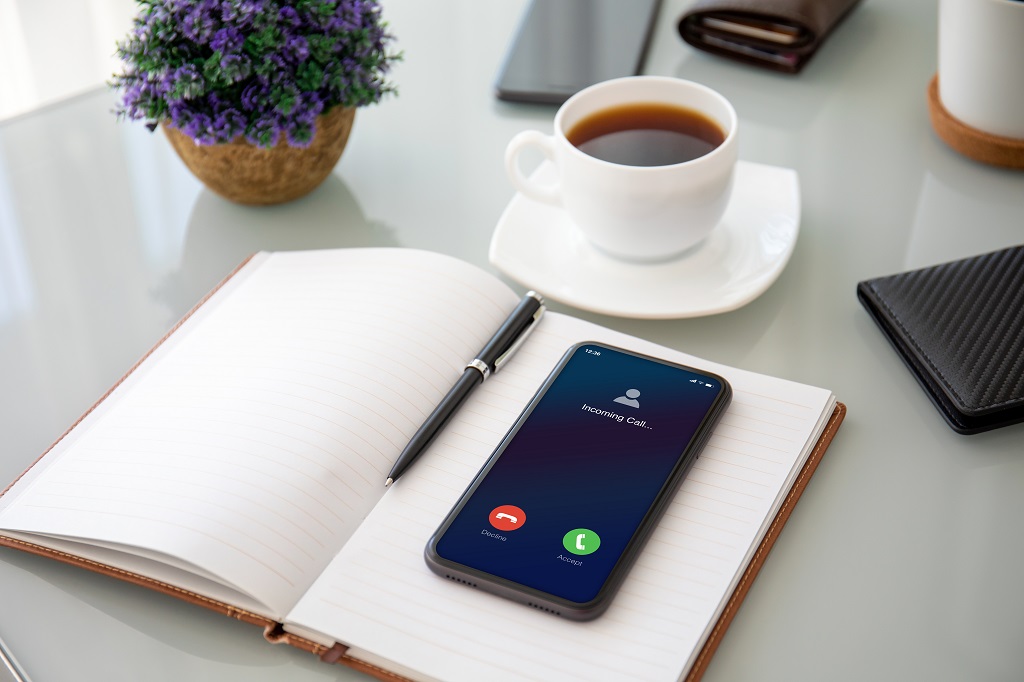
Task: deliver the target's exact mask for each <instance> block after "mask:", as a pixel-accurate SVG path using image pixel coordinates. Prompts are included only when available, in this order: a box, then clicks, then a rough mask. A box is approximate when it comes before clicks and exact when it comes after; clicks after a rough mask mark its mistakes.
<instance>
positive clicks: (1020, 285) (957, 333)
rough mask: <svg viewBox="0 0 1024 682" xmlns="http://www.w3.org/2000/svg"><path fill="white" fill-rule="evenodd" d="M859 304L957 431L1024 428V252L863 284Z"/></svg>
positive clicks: (1018, 248) (1001, 253) (998, 253)
mask: <svg viewBox="0 0 1024 682" xmlns="http://www.w3.org/2000/svg"><path fill="white" fill-rule="evenodd" d="M857 297H858V298H859V299H860V302H861V303H862V304H863V305H864V307H865V308H866V309H867V311H868V312H869V313H871V316H872V317H873V318H874V319H875V322H877V323H878V326H879V327H880V328H881V329H882V331H883V332H884V333H885V335H886V337H887V338H888V339H889V341H890V342H891V343H892V345H893V347H894V348H895V349H896V351H897V352H898V353H899V354H900V357H902V358H903V361H904V362H905V363H906V364H907V367H909V368H910V371H911V372H913V373H914V376H915V377H917V380H918V382H920V384H921V386H923V387H924V389H925V391H927V392H928V395H929V397H930V398H931V399H932V402H933V403H935V406H936V407H938V408H939V411H940V412H941V413H942V416H943V417H945V418H946V421H947V422H949V425H950V426H951V427H953V430H954V431H957V432H958V433H980V432H982V431H988V430H990V429H995V428H999V427H1001V426H1008V425H1009V424H1015V423H1017V422H1022V421H1024V246H1016V247H1013V248H1009V249H1003V250H1002V251H994V252H992V253H987V254H983V255H980V256H975V257H973V258H966V259H964V260H958V261H953V262H951V263H944V264H942V265H935V266H932V267H928V268H923V269H921V270H912V271H910V272H904V273H901V274H898V275H891V276H888V277H879V278H877V279H870V280H867V281H864V282H860V283H859V284H858V285H857Z"/></svg>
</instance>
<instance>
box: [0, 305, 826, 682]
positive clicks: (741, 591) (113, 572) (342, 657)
mask: <svg viewBox="0 0 1024 682" xmlns="http://www.w3.org/2000/svg"><path fill="white" fill-rule="evenodd" d="M190 314H191V313H190ZM845 417H846V405H844V404H843V403H838V402H837V403H836V407H835V410H834V411H833V413H832V416H831V417H830V418H829V421H828V424H827V425H826V426H825V430H824V431H823V432H822V434H821V436H820V437H819V438H818V441H817V443H815V446H814V449H813V450H812V451H811V454H810V455H809V456H808V458H807V461H806V462H805V463H804V466H803V468H802V469H801V470H800V475H799V476H798V477H797V479H796V482H795V483H793V487H792V488H790V490H789V492H788V493H787V494H786V499H785V500H784V501H783V503H782V507H781V508H780V509H779V512H778V513H777V514H776V515H775V518H774V519H773V520H772V524H771V526H769V528H768V532H767V533H766V534H765V537H764V539H763V540H761V544H760V545H759V546H758V548H757V551H756V552H755V554H754V558H753V559H752V560H751V562H750V563H749V564H748V565H747V567H746V569H744V571H743V576H742V577H741V578H740V582H739V584H738V585H737V586H736V589H735V591H733V593H732V595H731V596H730V597H729V600H728V601H727V602H726V605H725V609H724V611H723V612H722V615H721V616H719V618H718V622H717V623H715V627H714V628H713V629H712V631H711V634H710V635H709V636H708V639H707V641H705V642H704V646H703V647H701V651H700V654H699V655H698V656H697V659H696V660H695V661H694V664H693V666H692V667H691V668H690V670H689V672H688V673H687V675H686V680H685V682H698V680H700V679H701V677H703V675H704V672H705V671H706V670H707V667H708V665H709V664H710V663H711V658H712V656H713V655H714V653H715V651H716V650H717V649H718V645H719V644H721V642H722V638H723V637H724V636H725V632H726V630H727V629H728V628H729V624H730V623H732V620H733V618H734V617H735V616H736V612H737V611H738V610H739V607H740V605H741V604H742V603H743V599H744V598H745V597H746V596H747V592H749V591H750V587H751V585H752V584H753V582H754V578H756V577H757V574H758V572H759V571H760V570H761V566H763V565H764V562H765V560H766V559H767V558H768V553H769V552H771V549H772V547H773V546H774V545H775V541H776V540H778V538H779V535H780V534H781V533H782V528H783V527H784V526H785V525H786V521H788V520H789V517H790V515H791V514H792V513H793V508H794V507H795V506H796V503H797V501H798V500H799V499H800V496H801V495H802V494H803V492H804V489H805V488H806V487H807V484H808V483H809V482H810V480H811V476H813V475H814V471H815V470H816V469H817V468H818V464H820V463H821V458H822V457H823V456H824V455H825V451H826V450H828V447H829V445H831V443H832V439H833V438H834V437H835V435H836V432H837V431H838V430H839V426H840V425H841V424H842V423H843V419H844V418H845ZM3 546H6V547H10V548H13V549H18V550H21V551H23V552H28V553H30V554H36V555H39V556H44V557H49V558H51V559H56V560H57V561H60V562H63V563H66V564H71V565H72V566H78V567H80V568H84V569H87V570H90V571H93V572H95V573H100V574H102V575H106V576H110V577H112V578H117V579H119V580H123V581H125V582H129V583H132V584H135V585H139V586H141V587H146V588H149V589H151V590H155V591H157V592H161V593H163V594H165V595H168V596H171V597H175V598H177V599H181V600H183V601H186V602H189V603H191V604H195V605H197V606H202V607H204V608H207V609H210V610H212V611H216V612H217V613H221V614H223V615H226V616H228V617H230V618H234V619H236V620H240V621H243V622H245V623H250V624H252V625H257V626H259V627H261V628H263V637H264V638H265V639H266V640H267V641H268V642H271V643H274V644H288V645H291V646H293V647H296V648H298V649H301V650H303V651H306V652H308V653H311V654H314V655H316V656H318V657H319V658H320V660H322V661H324V662H325V663H335V664H340V665H345V666H348V667H349V668H353V669H355V670H358V671H360V672H363V673H366V674H367V675H371V676H373V677H375V678H377V679H378V680H382V681H383V682H410V680H409V679H408V678H406V677H404V676H402V675H400V674H397V673H395V672H392V671H390V670H387V669H385V668H381V667H379V666H376V665H373V664H371V663H367V662H366V661H361V660H359V659H357V658H353V657H352V656H349V655H348V647H346V646H345V645H343V644H335V645H334V646H333V647H326V646H324V645H322V644H318V643H317V642H314V641H312V640H309V639H306V638H305V637H301V636H299V635H295V634H292V633H290V632H286V631H285V630H284V629H283V628H282V627H281V625H280V624H279V623H275V622H274V621H272V620H270V619H268V618H265V617H263V616H260V615H257V614H255V613H251V612H249V611H246V610H244V609H240V608H238V607H236V606H233V605H231V604H227V603H224V602H221V601H217V600H214V599H210V598H208V597H204V596H202V595H199V594H195V593H194V592H189V591H188V590H183V589H181V588H180V587H176V586H174V585H170V584H168V583H165V582H161V581H159V580H155V579H153V578H149V577H147V576H143V575H139V574H137V573H131V572H129V571H124V570H121V569H119V568H115V567H113V566H108V565H106V564H101V563H98V562H96V561H90V560H89V559H85V558H83V557H80V556H75V555H73V554H67V553H64V552H58V551H55V550H52V549H50V548H48V547H42V546H40V545H36V544H33V543H30V542H24V541H22V540H18V539H15V538H12V537H7V536H4V535H0V547H3Z"/></svg>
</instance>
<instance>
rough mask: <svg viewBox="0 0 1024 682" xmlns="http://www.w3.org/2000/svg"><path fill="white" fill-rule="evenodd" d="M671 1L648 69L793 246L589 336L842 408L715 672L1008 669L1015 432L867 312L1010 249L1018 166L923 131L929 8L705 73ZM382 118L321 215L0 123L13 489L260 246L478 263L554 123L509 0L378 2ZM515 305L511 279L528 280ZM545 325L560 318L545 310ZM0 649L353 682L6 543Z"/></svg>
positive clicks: (1015, 641)
mask: <svg viewBox="0 0 1024 682" xmlns="http://www.w3.org/2000/svg"><path fill="white" fill-rule="evenodd" d="M685 5H686V3H685V2H679V1H671V0H670V1H666V3H665V5H664V7H663V8H662V14H661V17H660V20H659V22H658V27H657V30H656V34H655V38H654V43H653V47H652V51H651V54H650V58H649V60H648V63H647V66H646V69H645V70H646V71H647V72H649V73H658V74H668V75H674V76H679V77H683V78H690V79H693V80H697V81H700V82H703V83H706V84H708V85H710V86H711V87H714V88H716V89H718V90H719V91H721V92H722V93H723V94H725V96H726V97H728V98H730V99H731V100H732V102H733V103H734V105H735V107H736V109H737V111H738V113H739V117H740V121H741V126H742V132H741V135H742V141H741V152H740V154H741V158H743V159H747V160H750V161H758V162H762V163H768V164H774V165H779V166H788V167H791V168H795V169H797V171H798V172H799V174H800V182H801V188H802V194H803V205H802V208H803V221H802V226H801V232H800V238H799V242H798V244H797V246H796V251H795V253H794V255H793V258H792V260H791V261H790V263H789V265H788V267H787V269H786V270H785V272H783V274H782V276H781V278H780V279H779V280H778V282H776V283H775V284H774V285H773V286H772V287H771V288H770V289H769V290H768V291H767V292H766V293H765V294H764V295H763V296H761V297H760V298H759V299H757V300H755V301H754V302H752V303H751V304H749V305H747V306H746V307H743V308H741V309H739V310H736V311H734V312H730V313H726V314H722V315H717V316H712V317H706V318H698V319H689V320H679V321H660V322H639V321H635V320H629V319H620V318H611V317H602V316H599V315H589V314H582V316H583V317H587V318H590V319H594V320H596V321H598V322H600V323H602V324H605V325H608V326H611V327H615V328H619V329H622V330H625V331H627V332H630V333H633V334H636V335H639V336H643V337H647V338H649V339H651V340H653V341H656V342H659V343H662V344H665V345H668V346H672V347H675V348H680V349H683V350H685V351H687V352H690V353H693V354H696V355H698V356H702V357H706V358H709V359H713V360H716V361H720V362H725V363H728V364H731V365H735V366H738V367H743V368H748V369H751V370H755V371H759V372H765V373H770V374H776V375H779V376H783V377H787V378H790V379H794V380H797V381H801V382H805V383H810V384H815V385H819V386H825V387H828V388H831V389H833V390H834V391H835V392H836V394H837V395H838V396H839V398H840V399H841V400H843V401H844V402H846V403H847V405H848V406H849V415H848V416H847V419H846V422H845V424H844V425H843V427H842V429H841V430H840V432H839V435H838V437H837V439H836V440H835V442H834V444H833V445H832V447H831V449H830V450H829V452H828V454H827V455H826V457H825V459H824V461H823V463H822V465H821V467H820V468H819V470H818V472H817V474H816V475H815V477H814V479H813V481H812V483H811V485H810V486H809V488H808V489H807V491H806V492H805V493H804V496H803V498H802V500H801V502H800V504H799V506H798V507H797V509H796V512H795V513H794V514H793V516H792V518H791V519H790V521H789V524H788V525H787V527H786V529H785V531H784V532H783V534H782V537H781V539H780V540H779V542H778V544H777V545H776V546H775V549H774V551H773V552H772V555H771V557H770V559H769V561H768V562H767V564H766V565H765V567H764V569H763V570H762V571H761V574H760V576H759V577H758V579H757V582H756V583H755V584H754V587H753V589H752V591H751V592H750V594H749V596H748V597H747V598H746V601H745V603H744V604H743V607H742V609H741V610H740V611H739V614H738V616H737V618H736V619H735V621H734V622H733V624H732V626H731V628H730V629H729V632H728V634H727V636H726V637H725V640H724V642H723V644H722V646H721V648H720V649H719V650H718V653H717V654H716V655H715V658H714V660H713V661H712V663H711V667H710V668H709V670H708V672H707V675H706V677H705V679H706V680H708V681H709V682H716V681H718V680H753V679H758V680H821V679H829V680H863V679H886V680H908V679H928V680H935V681H938V680H965V679H971V680H1009V679H1020V677H1021V675H1024V647H1022V646H1021V643H1022V642H1024V615H1022V614H1024V589H1022V588H1021V582H1020V574H1021V566H1022V565H1024V533H1022V532H1021V528H1022V520H1024V425H1017V426H1014V427H1010V428H1005V429H1001V430H997V431H994V432H990V433H986V434H982V435H978V436H972V437H964V436H959V435H957V434H955V433H953V432H952V431H951V430H950V429H949V428H948V427H947V426H946V425H945V423H944V422H943V421H942V419H941V418H940V416H939V414H938V412H937V411H936V410H935V408H933V407H932V405H931V403H930V402H929V401H928V399H927V398H926V396H925V394H924V393H923V392H922V390H921V389H920V388H919V387H918V386H917V384H916V382H915V381H914V379H913V378H912V377H911V375H910V373H909V372H908V371H907V370H906V369H905V368H904V366H903V365H902V363H901V361H900V360H899V358H898V357H897V356H896V354H895V353H894V352H893V351H892V350H891V349H890V347H889V346H888V344H887V342H886V341H885V339H884V338H883V337H882V335H881V334H880V333H879V332H878V330H877V329H876V328H875V326H874V324H873V323H872V322H871V320H870V319H869V318H868V316H867V314H866V313H865V312H864V311H863V310H862V309H861V307H860V305H859V304H858V302H857V300H856V296H855V292H854V289H855V285H856V283H857V282H858V281H859V280H862V279H865V278H868V277H872V276H876V275H882V274H889V273H893V272H898V271H901V270H905V269H909V268H914V267H919V266H924V265H929V264H932V263H937V262H941V261H945V260H951V259H955V258H958V257H962V256H967V255H972V254H976V253H981V252H984V251H988V250H992V249H996V248H1001V247H1005V246H1009V245H1012V244H1016V243H1022V242H1024V173H1022V172H1012V171H1005V170H999V169H995V168H990V167H985V166H981V165H979V164H976V163H974V162H972V161H969V160H967V159H965V158H962V157H960V156H958V155H957V154H956V153H954V152H953V151H951V150H950V149H948V148H947V147H945V146H944V144H943V143H942V142H941V141H940V140H939V139H938V138H937V137H936V136H935V135H934V133H933V132H932V130H931V128H930V126H929V123H928V115H927V110H926V105H925V88H926V86H927V83H928V80H929V79H930V78H931V76H932V74H933V73H934V72H935V68H936V32H937V30H936V12H937V9H936V3H935V2H934V0H901V1H900V2H885V1H883V0H866V1H865V2H863V3H862V4H861V6H859V7H858V9H857V10H856V11H855V12H854V13H853V14H852V15H851V16H850V17H849V18H848V20H847V21H846V22H845V23H844V24H843V25H842V26H841V27H840V29H839V30H838V32H837V33H835V34H834V35H833V36H832V37H831V38H830V40H829V41H828V42H827V43H826V45H825V47H824V49H823V50H822V52H821V53H820V54H819V55H818V56H817V57H815V58H814V60H813V61H812V62H811V63H810V65H809V66H808V67H807V69H806V70H805V72H804V73H803V74H801V75H799V76H797V77H792V76H785V75H777V74H773V73H769V72H766V71H761V70H757V69H754V68H751V67H746V66H742V65H738V64H734V63H731V62H727V61H724V60H721V59H719V58H715V57H711V56H708V55H705V54H701V53H697V52H695V51H694V50H692V49H691V48H689V47H688V46H686V45H685V44H684V43H683V42H682V41H681V40H680V39H679V38H678V36H677V35H676V33H675V23H676V19H677V18H678V17H679V15H680V14H681V13H682V10H683V8H684V7H685ZM384 6H385V17H386V18H387V19H388V21H390V23H391V26H392V29H393V31H394V33H395V34H396V35H397V36H398V37H399V47H400V48H401V49H402V50H404V52H405V61H404V62H403V63H401V64H400V65H399V66H398V68H397V69H396V70H395V73H394V77H395V80H396V81H397V83H398V85H399V88H400V95H399V96H398V97H397V98H392V99H389V100H387V101H386V102H385V103H383V104H381V105H379V106H377V107H373V108H369V109H365V110H362V111H360V112H359V114H358V115H357V118H356V126H355V131H354V134H353V136H352V139H351V141H350V142H349V146H348V149H347V150H346V151H345V154H344V156H343V157H342V160H341V162H340V164H339V165H338V167H337V168H336V170H335V172H334V174H333V175H332V176H331V177H330V178H329V179H328V181H327V182H326V183H325V185H324V186H323V187H322V188H320V189H319V190H317V191H316V192H315V193H314V194H312V195H311V196H309V197H307V198H305V199H303V200H301V201H298V202H295V203H292V204H289V205H285V206H279V207H274V208H262V209H253V208H244V207H240V206H236V205H232V204H230V203H227V202H225V201H223V200H221V199H219V198H218V197H216V196H215V195H213V194H211V193H210V192H209V191H207V190H205V189H203V188H202V187H201V186H200V185H199V184H198V182H197V181H196V180H194V179H193V178H192V177H191V176H190V175H189V173H188V172H187V171H186V170H185V168H184V167H183V166H182V164H181V163H180V162H179V161H178V159H177V158H176V157H175V156H174V155H173V152H172V151H171V150H170V147H169V145H168V144H167V142H166V141H165V140H164V138H163V137H162V136H161V135H159V134H157V135H151V134H150V133H149V132H148V131H146V129H145V128H144V127H143V126H142V125H141V124H118V123H117V122H115V119H114V117H113V115H112V114H111V113H110V109H111V107H112V105H113V102H114V96H113V95H112V94H111V93H109V92H107V91H105V90H94V91H92V92H89V93H86V94H85V95H81V96H77V97H75V98H73V99H71V100H68V101H65V102H62V103H59V104H56V105H52V106H49V107H47V108H44V109H42V110H38V111H36V112H34V113H31V114H27V115H22V116H19V117H16V118H14V119H12V120H9V121H7V122H4V123H2V124H0V433H2V434H3V438H2V441H3V444H2V446H0V480H2V481H3V482H6V481H9V480H11V479H13V478H14V477H15V476H16V475H17V474H18V473H19V472H21V471H22V469H24V468H25V467H26V466H27V465H28V464H29V463H30V462H32V461H33V460H34V459H35V457H36V456H37V455H38V454H39V453H41V452H42V451H43V450H44V449H45V448H46V447H47V445H48V444H49V443H50V442H51V441H52V440H53V439H54V438H56V437H57V436H58V435H60V433H61V432H62V431H63V430H64V429H65V427H67V426H68V425H69V424H70V423H71V422H72V421H73V420H74V419H75V418H76V417H77V416H78V415H79V414H80V413H81V412H82V411H83V410H85V409H86V408H87V407H88V406H89V405H90V404H91V403H92V402H93V401H94V400H95V399H96V398H97V397H98V396H99V395H100V394H101V393H102V392H103V391H104V390H105V389H106V388H107V387H109V385H111V384H112V383H113V382H114V381H115V380H116V379H117V378H118V377H119V376H120V375H121V373H122V372H123V371H125V370H126V369H127V368H128V367H129V366H130V365H131V364H132V362H133V361H134V360H135V359H136V358H137V357H138V356H140V355H141V354H142V353H143V352H144V351H145V350H146V349H148V348H149V347H150V345H151V344H153V343H154V342H155V341H156V340H157V339H158V338H159V337H160V336H161V335H162V334H163V332H164V331H165V330H166V329H167V328H168V327H169V326H170V325H171V324H172V323H173V322H174V321H175V320H176V319H177V318H178V317H179V316H180V315H181V314H182V313H184V312H185V311H186V310H187V309H188V308H189V307H190V306H191V305H192V304H193V303H194V302H195V301H196V300H197V299H198V298H199V297H200V296H201V295H202V294H203V293H204V292H206V291H207V290H208V289H209V288H210V287H211V286H212V285H213V284H214V283H215V282H216V281H217V280H218V279H219V278H220V277H222V276H223V275H224V274H226V273H227V272H228V271H229V270H231V268H232V267H233V266H234V265H235V264H236V263H238V262H239V261H240V260H241V259H242V258H243V257H244V256H245V255H247V254H249V253H250V252H252V251H255V250H258V249H291V248H311V247H336V246H363V245H400V246H409V247H418V248H425V249H432V250H438V251H443V252H447V253H450V254H453V255H455V256H458V257H460V258H463V259H465V260H467V261H470V262H474V263H477V264H480V265H482V266H485V267H489V266H488V265H487V246H488V243H489V240H490V235H491V231H492V229H493V228H494V225H495V223H496V221H497V219H498V216H499V215H500V214H501V211H502V209H503V208H504V206H505V204H506V203H507V202H508V201H509V199H510V198H511V197H512V190H511V188H510V186H509V184H508V182H507V181H506V180H505V177H504V172H503V169H502V153H503V150H504V147H505V144H506V142H507V141H508V140H509V138H511V137H512V135H513V134H514V133H516V132H517V131H519V130H521V129H524V128H530V127H534V128H539V129H541V130H545V131H547V130H550V126H551V120H552V117H553V114H554V109H553V108H551V107H546V106H528V105H513V104H506V103H501V102H498V101H496V100H495V99H494V97H493V95H492V82H493V78H494V76H495V73H496V71H497V68H498V65H499V63H500V61H501V58H502V55H503V53H504V50H505V47H506V45H507V42H508V40H509V37H510V35H511V32H512V31H513V29H514V27H515V25H516V23H517V21H518V17H519V14H520V11H521V9H522V7H523V3H522V1H521V0H516V1H506V2H500V3H498V2H479V1H478V0H449V1H446V2H421V1H420V0H388V1H387V2H385V3H384ZM517 289H521V287H518V286H517ZM554 307H555V308H556V309H559V308H562V309H564V307H562V306H559V305H555V306H554ZM0 635H2V636H3V637H4V638H5V639H6V640H7V642H8V643H9V645H10V646H11V648H12V649H13V650H14V651H15V654H16V655H17V656H18V658H19V660H20V661H21V663H22V665H23V666H24V667H25V668H26V669H27V671H28V672H29V674H30V675H31V676H32V677H33V678H34V680H36V682H44V681H49V680H70V679H76V680H100V679H103V680H139V679H146V680H182V679H188V680H197V681H198V680H217V681H226V680H245V681H246V682H259V681H261V680H266V681H268V682H269V681H271V680H273V681H274V682H280V680H282V679H288V680H294V681H298V680H336V679H356V678H358V677H359V676H358V675H356V674H355V673H352V672H350V671H347V670H342V669H340V668H336V667H331V666H327V665H324V664H322V663H320V662H318V661H317V660H316V659H315V658H314V657H312V656H309V655H307V654H303V653H301V652H299V651H294V650H291V649H290V648H288V647H273V646H269V645H267V644H265V643H264V642H263V640H262V637H261V633H260V632H259V631H258V630H256V629H255V628H252V627H251V626H247V625H244V624H241V623H235V622H233V621H230V620H228V619H225V618H224V617H222V616H218V615H215V614H212V613H207V612H205V611H203V610H202V609H198V608H195V607H192V606H188V605H186V604H183V603H178V602H176V601H174V600H171V599H168V598H164V597H161V596H159V595H156V594H152V593H150V592H148V591H146V590H143V589H137V588H134V587H131V586H128V585H124V584H121V583H119V582H116V581H113V580H110V579H107V578H103V577H99V576H94V575H92V574H89V573H87V572H85V571H82V570H79V569H74V568H69V567H65V566H62V565H59V564H57V563H55V562H52V561H49V560H44V559H37V558H34V557H31V556H27V555H22V554H20V553H18V552H14V551H8V550H4V551H0Z"/></svg>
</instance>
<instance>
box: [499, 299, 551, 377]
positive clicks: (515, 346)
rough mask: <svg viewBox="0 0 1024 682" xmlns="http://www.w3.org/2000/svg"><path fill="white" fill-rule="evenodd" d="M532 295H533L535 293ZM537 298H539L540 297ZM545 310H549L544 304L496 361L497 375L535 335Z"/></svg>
mask: <svg viewBox="0 0 1024 682" xmlns="http://www.w3.org/2000/svg"><path fill="white" fill-rule="evenodd" d="M530 293H531V294H532V293H533V292H530ZM535 296H536V295H535ZM537 298H539V296H538V297H537ZM545 310H547V308H545V306H544V304H543V303H542V304H540V306H539V307H538V308H537V311H536V312H534V313H533V317H532V318H531V320H530V323H529V324H528V325H526V327H525V328H523V331H522V333H520V334H519V336H517V337H516V340H515V341H513V342H512V345H511V346H509V347H508V350H506V351H505V352H504V353H502V354H501V355H499V356H498V357H497V359H496V360H495V361H494V372H495V373H497V371H498V370H499V369H501V367H502V365H504V364H505V363H506V362H508V361H509V360H510V359H511V358H512V356H513V355H515V354H516V351H517V350H519V347H520V346H522V345H523V342H524V341H526V337H528V336H529V335H530V334H531V333H533V330H534V329H536V327H537V323H538V322H540V318H541V316H542V315H544V311H545Z"/></svg>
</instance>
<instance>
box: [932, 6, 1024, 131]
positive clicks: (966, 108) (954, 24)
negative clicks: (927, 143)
mask: <svg viewBox="0 0 1024 682" xmlns="http://www.w3.org/2000/svg"><path fill="white" fill-rule="evenodd" d="M1022 69H1024V2H1020V0H942V1H941V2H940V3H939V97H940V98H941V99H942V104H943V106H945V107H946V110H947V111H948V112H949V113H950V114H952V115H953V116H954V117H956V118H957V119H959V120H960V121H962V122H963V123H966V124H967V125H969V126H971V127H972V128H976V129H977V130H981V131H984V132H986V133H991V134H993V135H998V136H1001V137H1009V138H1014V139H1021V140H1024V72H1022Z"/></svg>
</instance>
